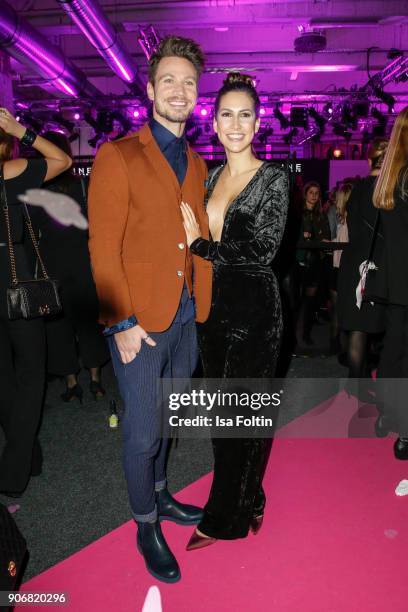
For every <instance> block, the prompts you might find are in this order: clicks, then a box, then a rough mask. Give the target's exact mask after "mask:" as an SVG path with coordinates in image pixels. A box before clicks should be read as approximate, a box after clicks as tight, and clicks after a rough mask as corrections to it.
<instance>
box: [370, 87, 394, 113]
mask: <svg viewBox="0 0 408 612" xmlns="http://www.w3.org/2000/svg"><path fill="white" fill-rule="evenodd" d="M374 94H375V95H376V97H377V98H378V99H379V100H381V102H384V104H386V106H387V107H388V112H389V113H392V111H393V108H394V106H395V98H394V96H392V95H391V94H389V93H387V92H386V91H384V90H383V89H382V88H381V87H374Z"/></svg>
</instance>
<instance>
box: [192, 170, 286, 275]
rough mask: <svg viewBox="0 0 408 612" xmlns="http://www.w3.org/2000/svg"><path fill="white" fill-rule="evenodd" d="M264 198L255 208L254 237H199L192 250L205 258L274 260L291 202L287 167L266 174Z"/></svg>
mask: <svg viewBox="0 0 408 612" xmlns="http://www.w3.org/2000/svg"><path fill="white" fill-rule="evenodd" d="M263 180H264V181H265V184H264V185H263V190H262V193H263V195H262V199H261V202H260V203H259V205H258V206H257V208H256V210H255V212H254V231H253V237H252V239H248V240H232V239H230V240H226V241H222V242H211V241H209V240H205V239H204V238H197V239H196V240H194V242H192V244H191V245H190V251H191V252H192V253H193V254H194V255H198V256H199V257H202V258H203V259H206V260H208V261H212V262H214V263H221V264H245V263H251V264H252V263H257V264H261V265H264V266H268V265H270V264H271V262H272V260H273V258H274V257H275V254H276V252H277V250H278V248H279V245H280V242H281V240H282V235H283V231H284V228H285V223H286V216H287V210H288V202H289V180H288V173H287V171H286V170H284V169H282V168H279V167H273V168H271V171H269V172H268V173H267V174H266V173H265V176H264V177H263Z"/></svg>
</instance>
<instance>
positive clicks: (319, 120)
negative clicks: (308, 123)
mask: <svg viewBox="0 0 408 612" xmlns="http://www.w3.org/2000/svg"><path fill="white" fill-rule="evenodd" d="M309 115H310V116H311V117H312V119H313V121H314V122H315V123H316V125H317V126H319V128H320V129H321V130H323V129H324V126H325V125H326V123H327V119H326V118H325V117H323V115H321V114H320V113H319V112H318V111H317V110H316V109H315V108H309Z"/></svg>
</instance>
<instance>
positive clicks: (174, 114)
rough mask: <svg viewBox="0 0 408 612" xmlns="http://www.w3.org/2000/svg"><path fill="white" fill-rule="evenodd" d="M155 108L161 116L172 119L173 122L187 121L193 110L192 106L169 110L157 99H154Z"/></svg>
mask: <svg viewBox="0 0 408 612" xmlns="http://www.w3.org/2000/svg"><path fill="white" fill-rule="evenodd" d="M154 108H155V111H156V113H157V114H158V115H159V117H162V118H163V119H166V120H167V121H171V122H172V123H185V122H186V121H187V119H188V118H189V117H190V115H191V113H192V112H193V109H192V108H185V109H181V108H180V109H179V110H176V109H174V110H168V111H167V110H165V109H164V108H163V107H162V106H161V105H160V103H159V102H158V101H157V100H155V101H154Z"/></svg>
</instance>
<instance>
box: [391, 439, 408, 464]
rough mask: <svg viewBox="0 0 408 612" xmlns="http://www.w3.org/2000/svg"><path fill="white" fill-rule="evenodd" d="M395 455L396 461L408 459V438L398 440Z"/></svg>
mask: <svg viewBox="0 0 408 612" xmlns="http://www.w3.org/2000/svg"><path fill="white" fill-rule="evenodd" d="M394 455H395V458H396V459H401V460H403V461H404V460H406V459H408V438H397V439H396V440H395V443H394Z"/></svg>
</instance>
